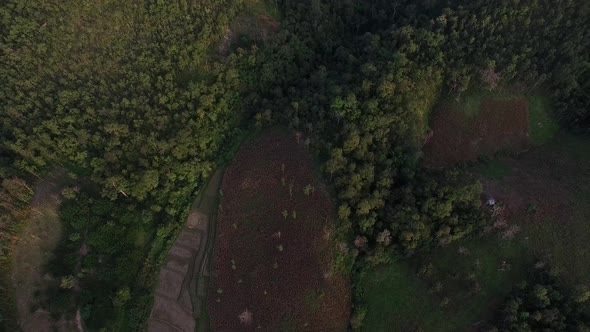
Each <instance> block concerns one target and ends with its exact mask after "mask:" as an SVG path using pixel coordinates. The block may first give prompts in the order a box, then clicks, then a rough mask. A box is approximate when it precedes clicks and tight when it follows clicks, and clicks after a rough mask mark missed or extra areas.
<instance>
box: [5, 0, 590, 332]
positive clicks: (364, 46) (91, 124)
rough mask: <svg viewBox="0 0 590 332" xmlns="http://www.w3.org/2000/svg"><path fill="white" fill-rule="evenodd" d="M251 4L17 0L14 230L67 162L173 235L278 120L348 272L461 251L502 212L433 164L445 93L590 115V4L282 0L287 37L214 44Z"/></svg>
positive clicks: (10, 128) (10, 119)
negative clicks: (536, 95)
mask: <svg viewBox="0 0 590 332" xmlns="http://www.w3.org/2000/svg"><path fill="white" fill-rule="evenodd" d="M249 5H251V3H250V2H249V1H234V0H216V1H180V0H179V1H114V0H110V1H99V2H93V3H88V2H85V1H66V2H64V1H56V0H53V1H37V2H31V1H21V0H10V1H6V2H5V3H4V4H3V5H2V6H1V7H0V31H1V39H0V50H1V51H0V52H1V53H0V54H1V57H2V61H1V64H0V77H2V80H0V135H2V141H1V144H0V154H1V155H0V156H1V158H2V159H1V165H0V166H1V167H2V168H1V172H0V176H1V177H2V181H3V182H2V186H3V193H2V195H3V204H2V209H3V213H4V214H5V217H4V219H3V221H2V224H0V226H1V227H0V232H2V236H3V237H2V238H0V240H2V241H8V240H7V239H8V236H9V235H6V234H9V233H10V232H11V233H10V234H12V233H14V227H12V226H10V225H12V224H14V223H15V221H18V220H20V219H22V213H24V212H23V211H24V210H25V209H26V202H27V201H28V200H30V199H31V197H32V193H31V189H30V186H31V184H32V183H34V181H35V180H36V179H38V178H43V177H44V176H45V174H47V173H48V172H50V171H51V170H53V169H55V168H65V169H67V170H68V172H69V173H71V176H73V177H74V178H76V177H77V178H79V179H83V180H84V181H87V182H89V183H90V185H88V187H89V191H90V192H91V193H89V195H95V196H96V198H97V199H99V201H101V202H102V200H103V199H105V198H106V199H108V200H114V201H116V202H117V204H121V205H126V206H127V208H128V209H130V210H133V209H135V210H137V211H142V212H141V213H142V214H143V216H144V218H143V220H144V221H143V222H147V223H150V227H148V228H151V229H152V230H153V232H156V231H155V229H161V230H162V229H165V230H166V231H160V232H158V233H157V235H155V236H156V237H161V239H160V240H159V241H156V242H157V243H160V245H162V246H164V245H163V244H162V243H165V242H166V241H165V240H164V239H170V238H172V237H173V234H174V231H173V230H172V229H174V227H175V226H177V225H179V224H180V223H181V221H182V219H183V216H184V214H185V213H186V211H187V209H188V206H189V202H190V199H191V195H192V194H194V193H195V191H196V190H198V188H199V184H200V183H201V182H202V180H203V179H204V178H205V177H206V176H207V175H209V174H210V173H211V171H212V170H213V169H214V168H215V167H216V165H217V164H218V163H219V162H220V160H221V158H222V156H223V155H224V153H225V152H226V151H227V150H229V146H230V143H232V142H235V141H236V139H238V138H239V137H240V133H242V132H243V131H244V130H247V128H250V127H252V126H253V125H257V126H259V127H265V126H271V125H275V124H281V125H286V126H289V127H290V128H291V129H293V130H295V131H298V132H300V133H303V136H304V139H305V144H307V145H309V146H310V147H312V148H313V150H312V151H314V152H315V153H316V155H317V157H318V158H319V159H320V160H322V162H323V169H324V174H325V177H326V179H328V180H329V181H330V183H331V184H332V185H333V187H334V189H335V191H336V197H337V200H338V206H339V207H338V215H339V218H340V220H341V225H342V229H341V232H340V240H341V242H343V243H344V245H345V247H344V248H343V250H341V255H342V257H340V260H339V261H340V262H341V263H342V265H343V266H342V267H343V270H350V269H351V267H352V265H351V263H352V262H353V260H354V257H356V256H357V255H359V254H360V255H362V256H367V257H369V259H370V260H372V261H373V262H380V261H383V260H387V257H388V255H387V252H389V251H391V250H395V251H398V252H403V253H405V254H409V253H412V252H414V251H415V250H417V249H420V248H425V247H431V246H435V245H441V244H447V243H449V242H451V241H455V240H458V239H459V238H461V237H463V236H465V235H467V234H469V233H471V232H474V231H477V230H478V229H480V228H481V227H482V226H483V225H485V223H486V220H487V219H488V218H489V216H488V215H487V214H486V212H485V211H483V210H480V209H479V205H480V200H479V196H480V194H481V187H480V186H479V185H478V184H476V183H472V182H470V181H468V180H466V179H464V178H462V177H461V176H459V175H458V174H457V173H456V171H449V172H443V173H439V172H432V171H427V170H425V169H423V168H422V167H421V163H420V160H421V159H420V157H421V155H420V147H421V145H422V143H423V141H424V139H425V137H426V135H427V132H428V118H429V115H430V112H431V110H432V108H433V106H434V105H435V104H436V103H437V100H438V99H439V98H440V97H441V96H451V97H453V98H460V97H461V96H462V94H464V93H466V91H469V90H470V89H488V90H494V89H495V88H497V86H498V85H504V86H513V87H514V88H515V89H522V90H523V91H531V90H543V91H547V93H548V94H549V95H551V96H552V97H553V100H554V106H555V114H554V115H555V116H556V117H557V118H558V119H560V120H561V122H562V123H563V125H564V126H567V127H569V128H572V129H576V130H579V129H581V130H588V128H589V127H590V112H589V110H588V109H589V107H588V106H589V104H590V101H589V100H590V99H589V98H590V95H589V94H588V89H589V88H590V86H589V83H590V58H589V57H590V15H589V14H590V3H589V2H587V1H583V0H567V1H559V0H494V1H483V0H481V1H480V0H478V1H462V0H441V1H436V0H423V1H409V0H407V1H406V0H400V1H381V0H379V1H371V2H366V1H353V0H347V1H330V0H305V1H291V0H282V1H277V2H276V4H273V5H278V7H279V9H280V12H281V22H280V29H279V30H278V31H277V32H275V33H274V35H273V36H272V37H271V38H269V39H268V40H267V41H266V42H256V41H253V42H251V43H250V44H245V45H242V47H240V48H238V49H236V50H235V51H234V52H233V53H232V54H230V55H229V56H227V57H225V56H221V55H219V54H217V52H216V51H215V48H216V47H217V45H218V43H219V41H220V40H221V39H222V38H223V35H224V34H225V33H226V29H227V27H228V26H229V24H230V22H231V21H232V19H233V18H235V17H236V15H238V14H239V13H240V11H241V10H243V8H247V7H248V6H249ZM26 183H29V185H26ZM85 200H86V198H84V201H85ZM105 204H106V203H105ZM117 206H119V205H117ZM121 208H122V207H121ZM67 209H70V208H67ZM67 209H66V211H68V210H67ZM146 215H148V216H147V217H146ZM134 218H135V216H134V217H133V218H131V219H132V220H134ZM123 219H124V218H123ZM123 219H120V220H119V221H120V222H123V221H121V220H123ZM126 222H130V221H126ZM171 225H173V226H171ZM9 226H10V227H9ZM96 232H102V230H100V229H97V230H96ZM97 236H98V235H97ZM353 241H354V244H353ZM97 246H98V247H100V244H97ZM64 250H65V249H64ZM7 253H8V249H6V254H7ZM156 262H157V260H155V261H154V262H150V264H152V265H157V263H156ZM141 264H142V263H141V262H137V263H136V265H141ZM138 270H141V269H139V268H138V269H137V270H133V271H134V273H139V272H137V271H138ZM144 273H148V274H149V273H153V270H149V271H148V272H145V271H144ZM140 279H141V278H140ZM132 280H133V278H131V277H129V278H126V279H125V281H124V282H120V283H118V282H115V283H114V284H111V285H110V286H109V287H111V289H110V290H109V292H110V294H109V296H110V295H112V294H116V292H118V291H120V290H121V289H125V287H130V288H131V289H132V293H133V290H134V287H135V285H133V284H132ZM130 283H131V284H130ZM150 285H151V284H150V283H149V282H146V284H145V285H142V286H141V287H143V288H142V289H143V290H145V291H147V290H149V288H150ZM134 294H135V293H134ZM142 294H143V293H142ZM143 310H144V311H143V314H145V310H146V309H145V308H144V309H143ZM140 316H141V314H138V317H140ZM136 319H137V321H132V322H131V323H130V324H132V325H133V324H135V325H134V326H133V328H134V329H139V328H140V326H139V325H138V324H140V323H139V320H141V319H140V318H136ZM8 324H12V323H11V322H9V323H8Z"/></svg>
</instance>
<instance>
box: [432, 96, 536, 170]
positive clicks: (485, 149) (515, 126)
mask: <svg viewBox="0 0 590 332" xmlns="http://www.w3.org/2000/svg"><path fill="white" fill-rule="evenodd" d="M529 145H530V139H529V113H528V102H527V100H526V99H524V98H522V99H516V100H483V101H482V103H481V105H480V110H479V114H478V116H477V117H476V118H475V119H469V118H467V116H466V115H465V114H463V113H461V112H460V111H457V110H455V109H454V108H453V107H452V106H450V105H446V106H444V107H443V108H441V109H440V110H438V111H437V112H435V113H434V115H433V119H432V136H431V137H430V139H429V140H428V141H427V142H426V144H425V145H424V149H423V150H424V156H425V162H426V165H428V166H431V167H444V166H450V165H453V164H456V163H459V162H465V161H473V160H477V158H478V157H480V156H482V155H486V156H493V155H494V154H495V153H497V152H499V151H511V152H518V151H522V150H523V149H526V148H527V147H528V146H529Z"/></svg>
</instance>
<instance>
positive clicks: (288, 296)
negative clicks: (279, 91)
mask: <svg viewBox="0 0 590 332" xmlns="http://www.w3.org/2000/svg"><path fill="white" fill-rule="evenodd" d="M283 165H284V166H283ZM283 178H284V184H283V180H282V179H283ZM307 185H311V186H313V187H314V191H313V192H310V193H309V195H306V194H305V193H304V188H305V187H306V186H307ZM290 187H292V189H291V190H290V189H289V188H290ZM222 188H223V197H222V199H221V207H220V209H219V214H218V221H217V232H216V239H215V248H214V254H213V269H212V274H213V275H212V281H211V283H210V289H209V298H208V311H209V314H210V318H211V327H212V330H213V331H216V332H225V331H232V332H233V331H345V330H346V329H347V326H348V321H349V313H350V301H351V296H350V285H349V281H348V280H346V279H345V278H344V277H342V276H340V275H338V274H337V273H334V272H333V271H332V265H333V261H332V257H333V255H332V250H333V245H332V243H331V241H330V240H329V237H330V235H329V234H330V233H331V230H332V228H333V224H334V222H335V220H336V218H335V213H334V208H333V206H332V203H331V201H330V199H329V197H328V195H327V193H326V191H325V189H324V188H323V186H322V184H321V182H320V181H319V179H318V174H317V173H316V171H315V169H314V164H313V160H312V158H311V157H310V155H309V154H308V153H307V151H306V149H305V148H304V145H303V143H301V144H298V143H297V140H296V139H295V135H293V134H290V133H285V132H284V131H281V130H280V129H273V130H271V131H270V132H268V133H266V134H265V135H263V136H261V137H258V138H256V139H254V140H252V141H250V142H248V143H245V144H244V145H243V146H242V147H241V149H240V151H239V152H238V153H237V155H236V157H235V159H234V161H233V163H232V164H231V165H230V166H229V167H228V168H227V170H226V172H225V176H224V179H223V184H222ZM290 192H291V193H290ZM283 211H287V213H288V216H287V217H284V216H283ZM293 211H295V216H294V215H293ZM246 311H247V312H248V313H250V314H251V315H250V317H251V321H250V322H241V321H240V318H239V316H240V315H241V314H242V313H244V312H246Z"/></svg>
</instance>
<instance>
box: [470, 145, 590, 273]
mask: <svg viewBox="0 0 590 332" xmlns="http://www.w3.org/2000/svg"><path fill="white" fill-rule="evenodd" d="M501 162H502V163H503V164H504V165H506V166H507V167H509V168H510V169H511V174H510V175H507V176H505V177H503V178H501V179H496V180H486V179H482V181H483V183H484V186H485V191H486V192H487V195H489V196H493V197H494V198H495V200H496V201H497V202H499V203H500V204H502V205H503V206H504V209H505V210H506V215H507V217H508V218H509V221H510V223H514V224H517V225H519V227H521V229H522V230H521V233H522V234H521V235H520V238H521V241H522V242H523V244H524V245H525V246H526V247H528V248H529V249H530V251H531V252H533V253H534V254H535V255H536V256H537V257H541V258H543V259H544V260H546V261H547V262H548V263H550V264H551V266H553V268H554V269H557V270H561V271H562V272H563V278H564V279H565V280H567V281H569V282H572V283H573V284H590V277H589V276H590V268H589V267H588V266H589V264H588V262H590V255H589V254H588V250H587V240H588V238H590V226H589V224H588V222H587V221H588V219H589V218H590V208H589V207H588V201H589V199H590V185H589V183H590V148H589V141H588V138H587V137H576V136H572V135H566V134H561V135H558V136H557V137H556V138H555V139H554V141H552V142H551V143H549V144H547V145H545V146H543V147H539V148H536V149H533V150H531V151H530V152H528V153H526V154H523V155H521V156H519V157H518V158H508V157H505V158H502V159H501ZM566 174H567V175H566Z"/></svg>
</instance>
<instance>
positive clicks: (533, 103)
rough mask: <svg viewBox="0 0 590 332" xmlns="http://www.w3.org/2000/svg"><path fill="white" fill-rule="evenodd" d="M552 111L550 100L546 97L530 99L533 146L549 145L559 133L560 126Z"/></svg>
mask: <svg viewBox="0 0 590 332" xmlns="http://www.w3.org/2000/svg"><path fill="white" fill-rule="evenodd" d="M551 111H552V107H551V99H550V98H548V97H544V96H531V97H529V120H530V137H531V141H532V142H533V144H535V145H539V144H544V143H547V142H549V141H550V140H551V139H552V138H553V137H554V136H555V134H557V132H558V131H559V125H558V123H557V121H556V120H555V115H554V114H553V113H552V112H551Z"/></svg>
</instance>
